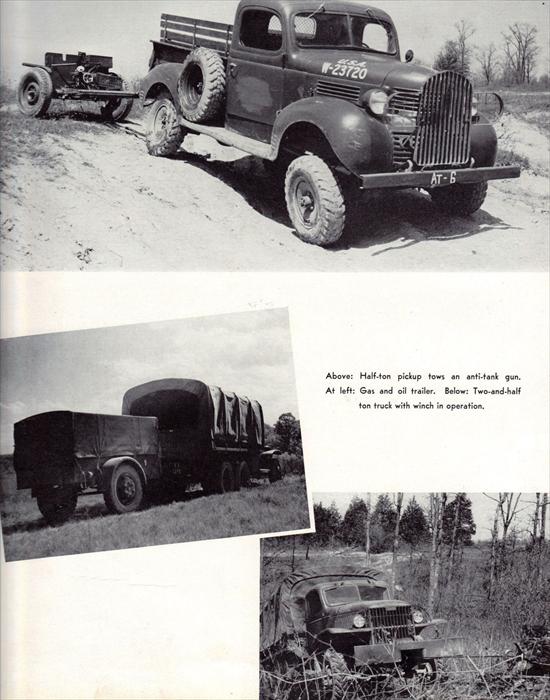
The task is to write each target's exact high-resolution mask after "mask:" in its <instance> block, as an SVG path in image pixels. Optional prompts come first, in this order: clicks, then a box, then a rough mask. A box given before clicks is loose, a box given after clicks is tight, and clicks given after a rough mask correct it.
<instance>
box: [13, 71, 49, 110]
mask: <svg viewBox="0 0 550 700" xmlns="http://www.w3.org/2000/svg"><path fill="white" fill-rule="evenodd" d="M52 97H53V85H52V79H51V77H50V74H49V73H48V71H46V70H44V68H32V69H31V70H30V71H27V73H25V75H24V76H23V77H22V78H21V80H20V81H19V86H18V88H17V104H18V106H19V111H20V112H22V113H23V114H24V115H26V116H27V117H43V116H44V115H45V114H46V112H47V111H48V107H49V106H50V102H51V101H52Z"/></svg>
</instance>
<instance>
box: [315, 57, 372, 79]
mask: <svg viewBox="0 0 550 700" xmlns="http://www.w3.org/2000/svg"><path fill="white" fill-rule="evenodd" d="M321 72H322V73H323V75H333V76H334V77H335V78H351V79H352V80H365V78H366V77H367V73H368V69H367V63H366V61H354V60H353V59H351V58H342V59H340V60H339V61H338V62H337V63H326V62H325V63H323V67H322V68H321Z"/></svg>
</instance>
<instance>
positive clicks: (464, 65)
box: [455, 19, 476, 75]
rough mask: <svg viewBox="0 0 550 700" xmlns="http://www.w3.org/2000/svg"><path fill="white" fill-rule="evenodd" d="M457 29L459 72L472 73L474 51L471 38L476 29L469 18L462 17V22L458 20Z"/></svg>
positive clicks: (463, 73)
mask: <svg viewBox="0 0 550 700" xmlns="http://www.w3.org/2000/svg"><path fill="white" fill-rule="evenodd" d="M455 29H456V34H457V37H456V40H455V41H456V47H457V49H458V61H459V72H460V73H462V75H468V74H469V73H470V67H471V63H472V53H473V47H472V45H471V43H470V40H471V38H472V37H473V35H474V34H475V32H476V30H475V28H474V26H473V25H472V23H471V22H470V21H468V20H467V19H461V20H460V22H456V23H455Z"/></svg>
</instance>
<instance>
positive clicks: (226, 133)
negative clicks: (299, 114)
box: [180, 117, 277, 160]
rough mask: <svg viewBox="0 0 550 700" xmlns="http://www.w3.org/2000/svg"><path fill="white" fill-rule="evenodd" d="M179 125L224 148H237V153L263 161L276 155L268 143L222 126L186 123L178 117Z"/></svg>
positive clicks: (185, 120) (272, 158)
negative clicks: (209, 137)
mask: <svg viewBox="0 0 550 700" xmlns="http://www.w3.org/2000/svg"><path fill="white" fill-rule="evenodd" d="M180 124H181V125H182V126H183V127H184V128H185V129H188V130H189V131H192V132H194V133H195V134H203V135H204V136H211V137H212V138H213V139H216V141H218V142H219V143H222V144H223V145H224V146H231V147H232V148H238V149H239V151H244V153H249V154H251V155H253V156H257V157H258V158H263V159H265V160H275V159H276V158H277V154H276V153H275V151H274V149H273V146H272V145H271V144H270V143H263V142H262V141H257V140H256V139H251V138H249V137H248V136H241V135H240V134H236V133H235V132H234V131H230V130H229V129H226V128H225V127H224V126H210V125H208V124H195V123H194V122H190V121H187V119H184V118H183V117H180Z"/></svg>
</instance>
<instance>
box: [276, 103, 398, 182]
mask: <svg viewBox="0 0 550 700" xmlns="http://www.w3.org/2000/svg"><path fill="white" fill-rule="evenodd" d="M298 125H304V126H306V127H308V126H309V127H310V126H314V127H317V129H319V130H320V131H321V132H322V134H323V135H324V137H325V138H326V140H327V141H328V143H329V144H330V146H331V148H332V150H333V151H334V153H335V155H336V156H337V158H338V160H339V161H340V162H341V163H342V165H344V167H345V168H346V169H347V170H348V171H349V172H350V173H353V174H354V175H363V174H366V173H378V172H388V170H391V166H392V161H393V142H392V137H391V134H390V131H389V129H388V128H387V127H386V126H385V124H384V123H383V122H381V121H379V120H378V119H375V118H374V117H373V116H371V115H370V114H368V112H367V111H366V110H365V109H364V108H361V107H359V106H358V105H356V104H354V103H353V102H346V101H345V100H342V99H339V98H337V97H324V96H317V97H306V98H304V99H302V100H298V101H297V102H293V103H292V104H290V105H288V106H287V107H285V108H284V109H283V110H281V112H279V114H278V116H277V118H276V120H275V124H274V125H273V136H272V146H273V150H274V151H275V152H276V153H277V154H278V152H279V148H280V146H281V144H282V143H283V142H284V138H285V136H288V135H290V134H291V133H292V129H293V128H295V127H297V126H298Z"/></svg>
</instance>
